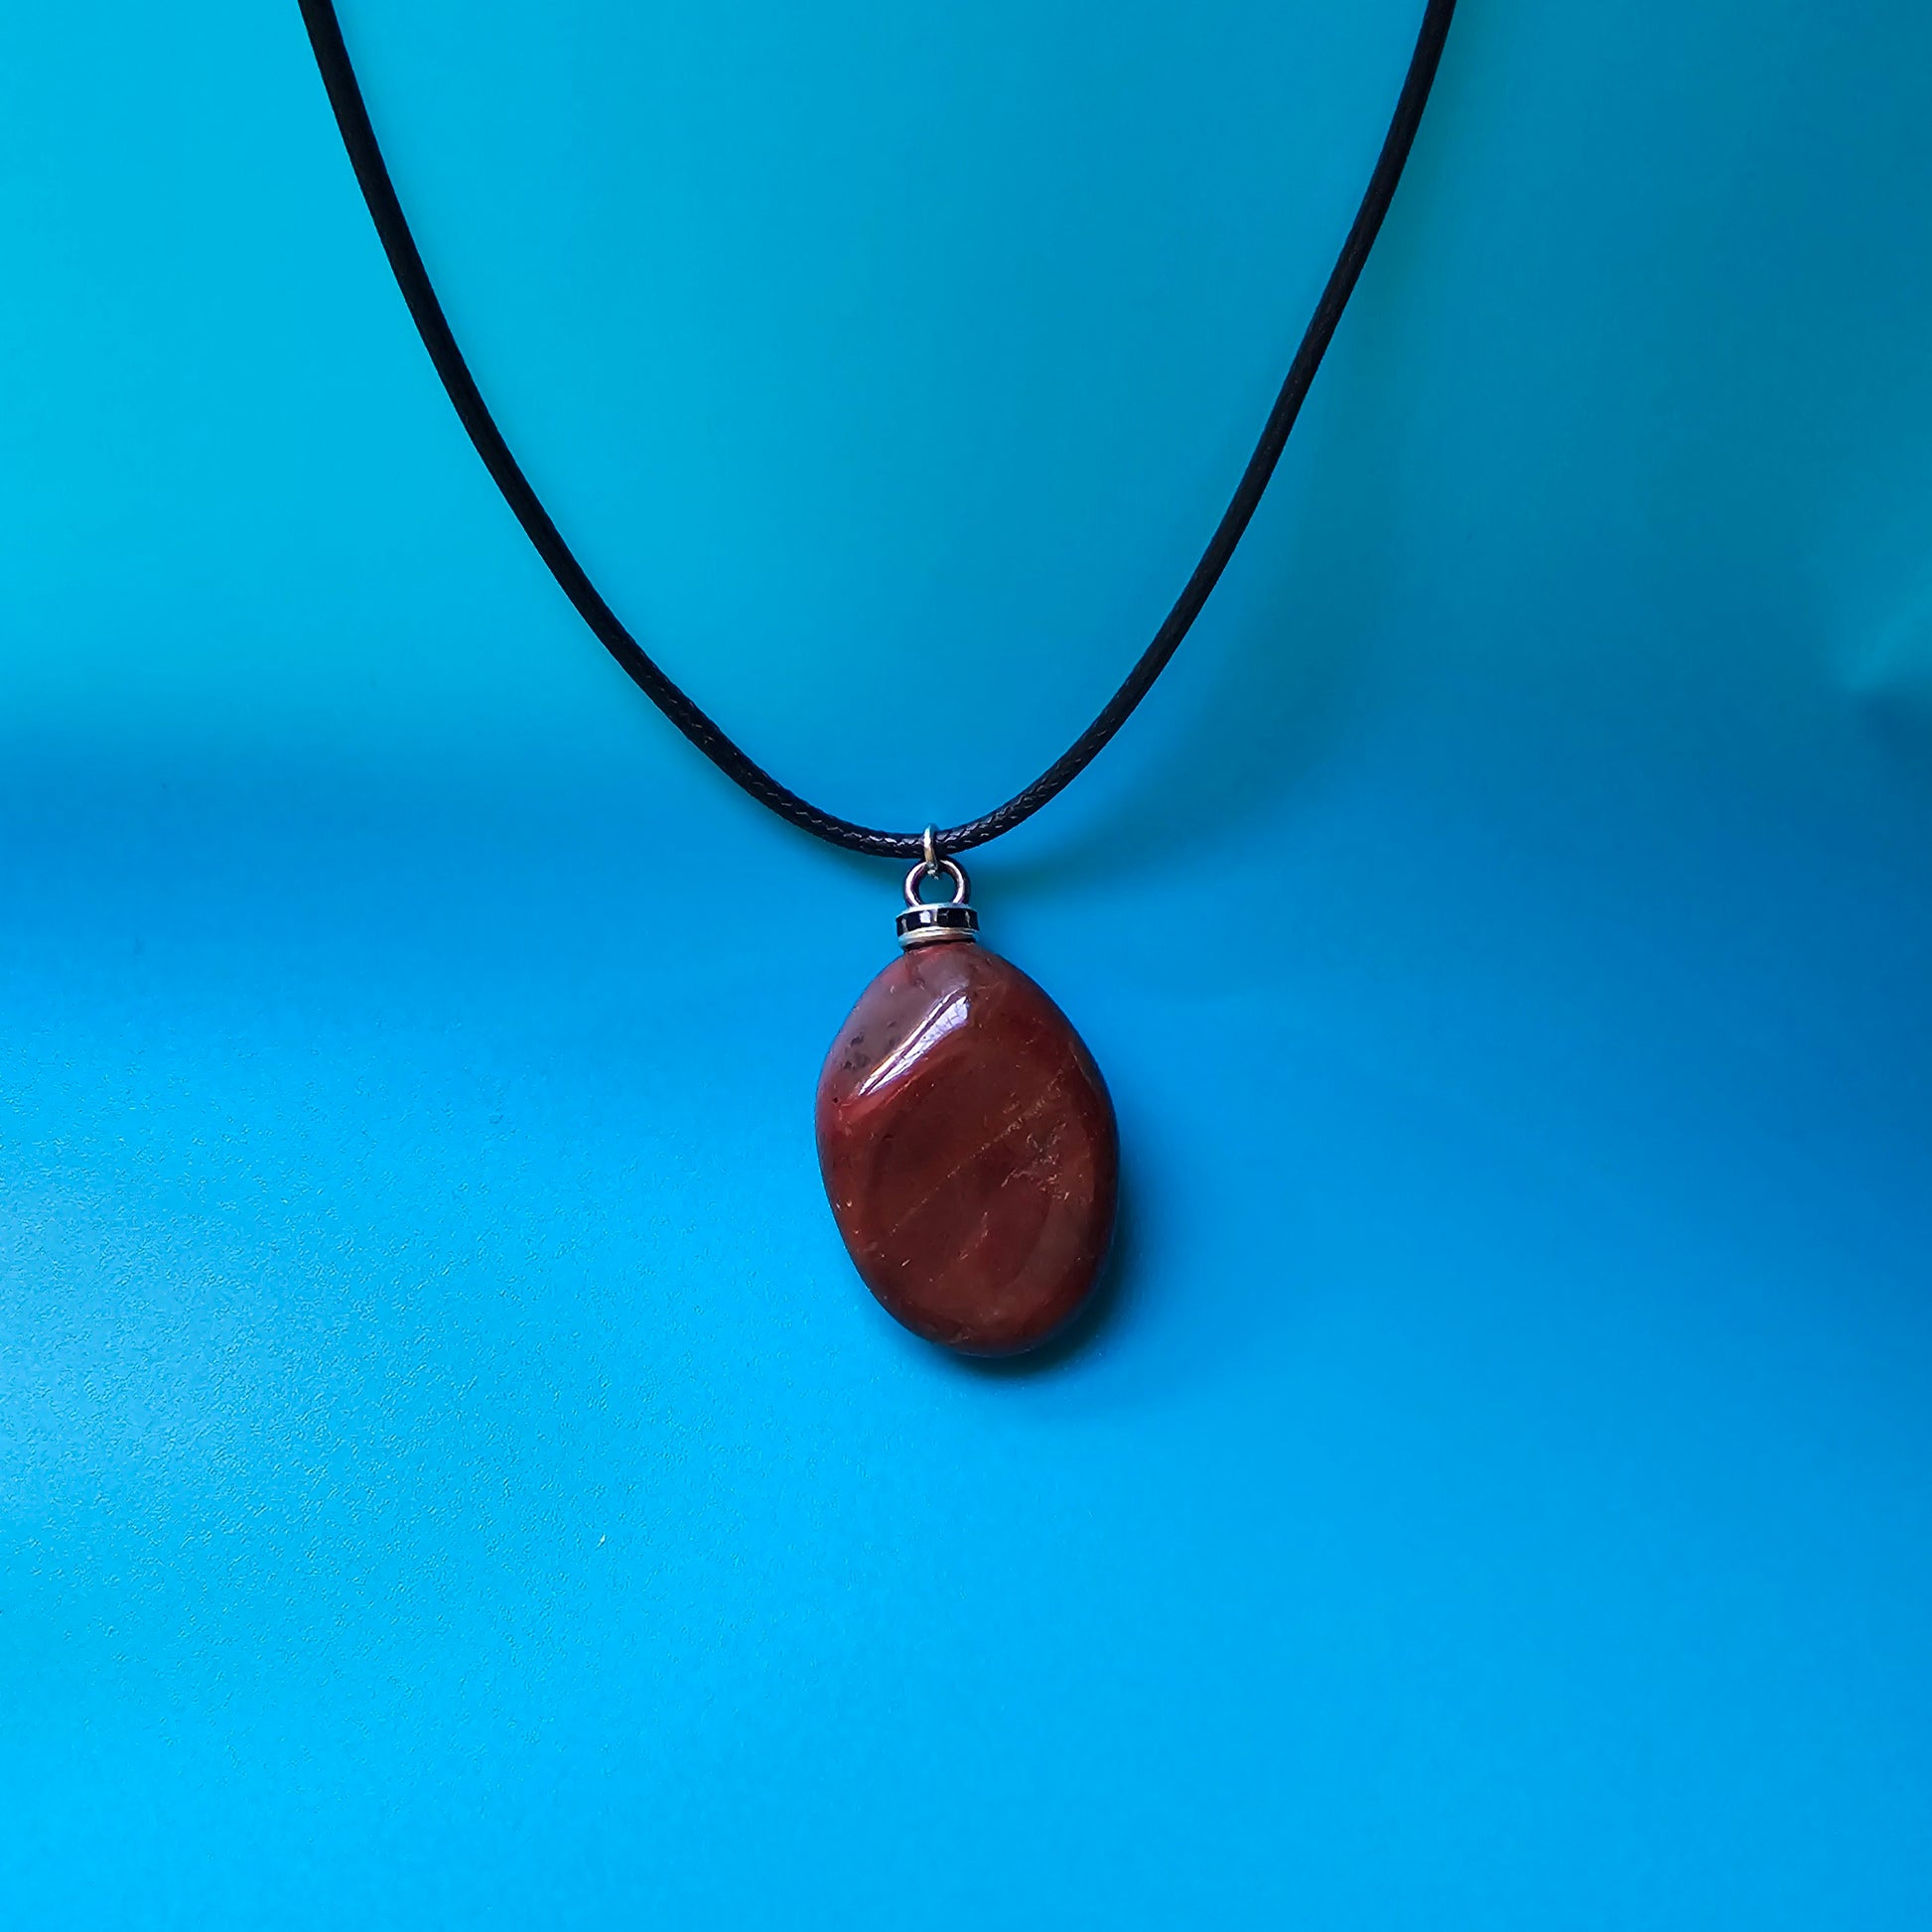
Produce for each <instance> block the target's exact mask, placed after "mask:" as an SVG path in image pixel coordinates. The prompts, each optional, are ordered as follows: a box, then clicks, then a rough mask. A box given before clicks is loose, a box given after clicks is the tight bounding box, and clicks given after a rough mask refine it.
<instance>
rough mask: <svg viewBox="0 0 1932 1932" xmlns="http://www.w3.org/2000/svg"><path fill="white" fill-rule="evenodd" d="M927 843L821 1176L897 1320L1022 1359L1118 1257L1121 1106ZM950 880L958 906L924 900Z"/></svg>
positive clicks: (834, 1068) (844, 1045) (824, 1144)
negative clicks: (982, 933)
mask: <svg viewBox="0 0 1932 1932" xmlns="http://www.w3.org/2000/svg"><path fill="white" fill-rule="evenodd" d="M927 853H928V856H927V857H926V858H925V859H924V860H922V861H921V862H920V863H919V864H917V865H915V866H914V867H913V868H912V870H911V871H910V872H909V873H908V874H907V875H906V879H905V901H906V904H905V910H904V911H902V912H901V913H899V915H898V921H897V923H898V939H899V946H900V948H901V950H900V953H899V956H898V958H897V959H896V960H894V961H893V963H892V964H891V965H890V966H888V967H887V968H886V970H885V971H884V972H882V973H881V974H880V975H879V977H878V978H877V979H875V980H874V981H873V983H872V984H871V985H870V986H869V987H867V988H866V990H865V992H864V994H862V995H861V996H860V1000H859V1004H858V1005H857V1006H856V1007H854V1008H853V1009H852V1013H851V1016H850V1017H849V1018H848V1019H847V1021H846V1023H845V1025H844V1026H843V1027H842V1028H840V1030H839V1035H838V1037H837V1038H836V1039H835V1040H834V1041H833V1042H832V1050H831V1051H830V1052H829V1053H828V1054H827V1055H826V1057H825V1067H824V1070H823V1072H821V1073H820V1075H819V1081H818V1121H817V1124H818V1162H819V1170H820V1172H821V1173H823V1175H824V1177H825V1192H826V1195H827V1197H828V1198H829V1199H830V1201H831V1203H832V1216H833V1218H834V1219H835V1220H836V1221H837V1222H838V1225H839V1233H840V1234H841V1235H843V1236H844V1237H845V1245H846V1248H847V1251H848V1252H849V1253H850V1254H851V1256H852V1261H853V1265H854V1266H855V1267H856V1268H857V1269H858V1271H859V1274H860V1277H861V1279H863V1281H864V1282H865V1284H866V1286H867V1287H868V1288H869V1289H871V1290H872V1292H873V1294H874V1295H875V1296H876V1297H877V1298H878V1300H879V1302H880V1304H881V1305H882V1306H883V1307H884V1308H885V1310H886V1311H887V1312H888V1313H889V1314H891V1315H893V1316H894V1317H896V1318H897V1320H899V1321H901V1322H903V1323H904V1325H905V1326H906V1327H908V1328H910V1329H911V1330H912V1332H913V1333H914V1334H917V1335H923V1336H924V1337H925V1339H926V1340H927V1341H933V1342H938V1343H940V1344H941V1345H943V1346H944V1347H947V1348H955V1349H958V1350H959V1351H960V1352H961V1353H963V1354H969V1355H1013V1354H1018V1353H1020V1352H1021V1351H1022V1350H1024V1349H1028V1348H1034V1347H1036V1346H1037V1345H1038V1344H1039V1343H1040V1342H1042V1341H1044V1340H1046V1338H1047V1337H1048V1336H1049V1335H1051V1334H1052V1333H1054V1331H1055V1330H1057V1329H1058V1328H1060V1327H1062V1326H1064V1324H1065V1323H1066V1322H1067V1321H1068V1320H1070V1319H1071V1318H1072V1316H1073V1315H1074V1313H1075V1312H1076V1311H1078V1309H1079V1308H1080V1306H1081V1304H1082V1303H1084V1302H1085V1301H1086V1299H1087V1296H1088V1294H1089V1293H1090V1292H1091V1291H1092V1288H1093V1285H1094V1281H1095V1278H1096V1277H1097V1276H1098V1274H1099V1272H1100V1265H1101V1263H1102V1262H1103V1261H1104V1260H1105V1259H1106V1255H1107V1248H1108V1244H1109V1242H1110V1241H1111V1240H1112V1238H1113V1231H1114V1204H1115V1198H1116V1195H1117V1193H1118V1188H1119V1173H1120V1150H1119V1138H1118V1135H1117V1133H1116V1130H1115V1126H1114V1109H1113V1102H1112V1101H1111V1100H1110V1099H1109V1098H1108V1096H1107V1087H1106V1083H1105V1082H1104V1081H1103V1080H1102V1079H1101V1077H1100V1069H1099V1068H1098V1067H1097V1066H1095V1065H1094V1063H1093V1055H1092V1054H1090V1053H1089V1052H1088V1051H1087V1049H1086V1046H1085V1044H1084V1043H1083V1042H1082V1040H1081V1038H1080V1035H1078V1034H1076V1033H1075V1032H1074V1031H1073V1028H1072V1025H1071V1024H1070V1023H1069V1022H1068V1020H1067V1018H1066V1016H1065V1015H1064V1014H1063V1013H1061V1012H1060V1010H1059V1008H1058V1007H1056V1006H1055V1005H1054V1004H1053V1002H1052V1001H1051V1000H1049V999H1048V998H1047V997H1046V995H1045V994H1044V993H1042V992H1041V991H1040V989H1039V988H1038V987H1037V986H1035V984H1034V982H1033V981H1032V980H1030V979H1029V978H1028V977H1027V975H1026V974H1025V973H1023V972H1022V971H1021V970H1020V969H1019V967H1017V966H1014V965H1011V964H1010V963H1009V962H1008V961H1006V960H1004V959H1002V958H1000V956H999V955H998V954H997V953H991V952H988V951H987V950H986V949H985V948H984V947H983V946H981V945H980V943H979V941H978V939H977V937H976V934H977V933H978V930H979V919H978V916H977V914H976V913H975V912H974V910H973V908H972V906H971V905H970V904H969V903H968V902H967V899H968V893H969V888H968V885H967V881H966V874H965V872H964V871H963V870H962V869H961V868H960V866H959V865H957V864H956V863H955V862H954V861H953V860H951V859H941V858H937V857H934V856H932V853H931V846H930V844H929V843H928V846H927ZM941 875H944V876H945V877H947V878H950V879H951V881H952V884H953V897H952V900H951V902H950V903H944V902H941V903H926V902H924V901H923V900H922V899H921V898H920V896H919V888H920V886H921V885H922V884H923V883H924V882H925V880H926V879H928V878H936V877H939V876H941Z"/></svg>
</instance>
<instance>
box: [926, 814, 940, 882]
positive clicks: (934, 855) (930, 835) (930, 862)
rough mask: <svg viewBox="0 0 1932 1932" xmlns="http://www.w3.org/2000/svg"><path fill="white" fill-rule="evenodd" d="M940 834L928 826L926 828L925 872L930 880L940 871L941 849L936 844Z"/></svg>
mask: <svg viewBox="0 0 1932 1932" xmlns="http://www.w3.org/2000/svg"><path fill="white" fill-rule="evenodd" d="M937 838H938V834H937V833H936V832H935V831H934V829H933V828H932V827H931V826H930V825H928V826H927V827H926V828H925V870H926V877H927V878H928V879H929V878H930V877H931V876H932V875H933V874H934V873H935V872H937V871H938V870H939V847H938V844H937V842H936V841H937Z"/></svg>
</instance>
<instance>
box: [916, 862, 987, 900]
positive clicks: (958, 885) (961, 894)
mask: <svg viewBox="0 0 1932 1932" xmlns="http://www.w3.org/2000/svg"><path fill="white" fill-rule="evenodd" d="M941 873H944V874H945V876H946V877H947V878H948V879H950V880H951V881H952V902H953V903H954V904H955V905H964V904H965V903H966V901H967V899H968V898H969V897H971V896H972V891H973V889H972V887H971V886H970V885H968V884H967V881H966V868H965V867H964V866H962V865H961V864H960V863H959V862H958V861H957V860H956V859H921V860H920V861H919V862H918V864H917V865H915V866H914V867H913V868H912V870H911V871H910V872H908V873H907V874H906V875H905V902H906V904H907V905H923V904H925V903H926V901H925V900H924V899H922V898H920V897H919V888H920V887H921V886H922V885H924V884H925V882H926V881H927V880H928V879H937V878H938V877H939V875H940V874H941Z"/></svg>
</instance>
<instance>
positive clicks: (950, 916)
mask: <svg viewBox="0 0 1932 1932" xmlns="http://www.w3.org/2000/svg"><path fill="white" fill-rule="evenodd" d="M895 924H896V925H897V929H898V942H899V944H900V945H901V946H923V945H930V944H931V943H932V941H933V940H935V939H970V938H972V936H973V934H974V933H976V932H977V931H978V930H979V929H980V915H979V914H978V913H977V912H975V911H974V910H973V908H972V907H971V906H970V905H958V904H940V905H908V906H907V907H906V908H905V910H904V911H903V912H901V913H900V914H899V915H898V917H897V920H896V921H895Z"/></svg>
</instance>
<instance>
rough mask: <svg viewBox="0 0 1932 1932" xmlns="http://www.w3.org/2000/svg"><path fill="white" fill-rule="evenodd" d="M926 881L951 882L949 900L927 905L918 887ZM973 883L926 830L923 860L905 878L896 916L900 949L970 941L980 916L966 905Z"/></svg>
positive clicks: (976, 928)
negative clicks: (902, 902)
mask: <svg viewBox="0 0 1932 1932" xmlns="http://www.w3.org/2000/svg"><path fill="white" fill-rule="evenodd" d="M928 879H950V880H951V881H952V897H951V898H950V899H939V900H936V901H934V902H932V903H930V904H928V903H927V901H926V900H924V899H922V898H921V897H919V888H920V887H921V886H923V885H924V884H925V882H926V881H927V880H928ZM972 890H973V888H972V884H971V882H970V881H969V880H968V879H967V877H966V868H965V867H964V866H962V865H961V864H960V863H959V861H958V860H957V859H947V858H943V857H942V856H941V855H940V853H939V851H938V849H937V847H936V846H935V844H934V842H933V836H932V827H931V826H929V825H928V826H927V827H926V830H925V857H924V858H923V859H921V860H920V861H919V862H918V864H917V865H915V866H914V867H913V868H912V870H911V871H910V872H908V873H907V874H906V875H905V910H904V911H903V912H901V913H900V914H899V915H898V919H897V927H898V942H899V944H900V945H901V946H905V947H911V946H929V945H932V944H934V943H935V942H937V941H940V940H947V939H965V940H971V938H972V937H973V935H974V933H976V932H977V931H978V930H979V929H980V915H979V914H978V913H977V912H975V911H974V910H973V908H972V906H971V905H970V904H969V903H968V902H967V901H968V899H969V898H970V897H971V895H972Z"/></svg>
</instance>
